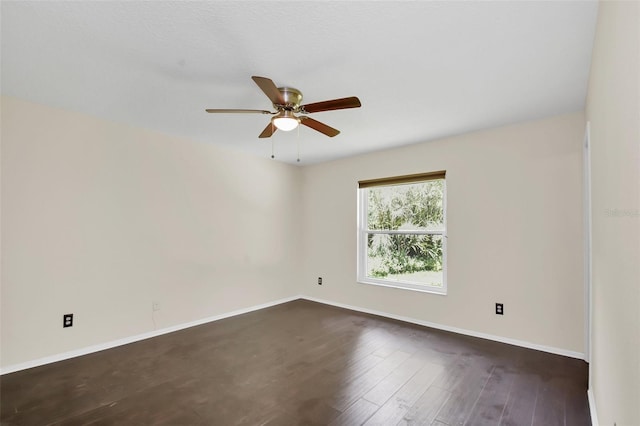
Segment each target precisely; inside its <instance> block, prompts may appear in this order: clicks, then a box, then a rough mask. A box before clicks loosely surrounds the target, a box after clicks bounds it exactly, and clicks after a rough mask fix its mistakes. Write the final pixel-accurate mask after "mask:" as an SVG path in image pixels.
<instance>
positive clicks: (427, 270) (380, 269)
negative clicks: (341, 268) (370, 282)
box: [366, 234, 444, 287]
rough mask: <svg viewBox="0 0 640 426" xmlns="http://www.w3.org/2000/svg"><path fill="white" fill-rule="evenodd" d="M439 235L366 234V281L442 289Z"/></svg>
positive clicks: (440, 240)
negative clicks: (394, 282) (401, 283)
mask: <svg viewBox="0 0 640 426" xmlns="http://www.w3.org/2000/svg"><path fill="white" fill-rule="evenodd" d="M442 264H443V257H442V235H399V234H394V235H389V234H367V266H366V271H367V277H369V278H378V279H384V280H388V281H404V282H410V283H414V284H423V285H428V286H435V287H442V285H443V282H444V274H443V272H442Z"/></svg>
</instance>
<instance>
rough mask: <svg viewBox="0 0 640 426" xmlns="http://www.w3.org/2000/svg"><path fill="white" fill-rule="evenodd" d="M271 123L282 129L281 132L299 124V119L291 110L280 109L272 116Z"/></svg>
mask: <svg viewBox="0 0 640 426" xmlns="http://www.w3.org/2000/svg"><path fill="white" fill-rule="evenodd" d="M272 121H273V125H274V126H276V127H277V128H278V130H282V131H283V132H289V131H291V130H293V129H295V128H296V127H298V124H300V119H299V118H298V117H296V116H295V115H293V113H292V112H291V111H282V112H280V113H279V114H278V115H276V116H275V117H273V120H272Z"/></svg>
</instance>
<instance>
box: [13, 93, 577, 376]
mask: <svg viewBox="0 0 640 426" xmlns="http://www.w3.org/2000/svg"><path fill="white" fill-rule="evenodd" d="M2 113H3V115H2V244H3V247H2V266H3V268H2V366H3V367H6V366H10V365H14V364H17V363H22V362H27V361H30V360H34V359H37V358H41V357H46V356H49V355H55V354H60V353H64V352H66V351H71V350H76V349H80V348H83V347H87V346H90V345H94V344H101V343H106V342H109V341H113V340H115V339H120V338H126V337H130V336H135V335H138V334H141V333H145V332H149V331H152V330H153V329H154V328H157V329H161V328H165V327H170V326H174V325H179V324H184V323H188V322H190V321H195V320H199V319H202V318H206V317H208V316H212V315H217V314H221V313H224V312H229V311H233V310H236V309H241V308H244V307H250V306H254V305H257V304H261V303H265V302H269V301H273V300H276V299H279V298H285V297H290V296H294V295H296V294H304V295H308V296H311V297H316V298H321V299H326V300H329V301H332V302H336V303H344V304H349V305H354V306H358V307H362V308H366V309H373V310H378V311H383V312H387V313H389V314H394V315H399V316H405V317H410V318H414V319H416V320H421V321H427V322H432V323H438V324H442V325H444V326H448V327H456V328H461V329H466V330H470V331H474V332H478V333H485V334H490V335H494V336H501V337H504V338H508V339H516V340H521V341H524V342H528V343H533V344H538V345H542V346H547V347H550V348H555V349H560V350H563V351H570V352H575V353H582V352H584V347H583V344H584V343H583V276H582V270H583V269H582V210H581V143H582V137H583V128H584V117H583V115H582V114H580V113H577V114H571V115H565V116H560V117H554V118H550V119H547V120H542V121H537V122H532V123H525V124H520V125H515V126H510V127H505V128H499V129H492V130H487V131H482V132H477V133H473V134H468V135H463V136H459V137H455V138H450V139H447V140H441V141H434V142H426V143H422V144H418V145H414V146H409V147H405V148H399V149H394V150H391V151H385V152H377V153H373V154H369V155H364V156H360V157H354V158H348V159H343V160H339V161H335V162H331V163H326V164H322V165H317V166H310V167H305V168H302V169H301V168H297V167H293V166H288V165H284V164H281V163H278V162H273V161H271V160H268V159H260V158H254V157H251V156H248V155H245V154H240V153H234V152H231V151H226V150H223V149H220V148H218V147H215V146H212V145H204V144H198V143H193V142H190V141H185V140H181V139H177V138H173V137H168V136H163V135H160V134H156V133H153V132H148V131H144V130H140V129H134V128H130V127H126V126H122V125H117V124H113V123H109V122H105V121H102V120H98V119H94V118H90V117H87V116H84V115H81V114H76V113H71V112H65V111H60V110H57V109H53V108H48V107H45V106H41V105H35V104H31V103H28V102H24V101H20V100H16V99H12V98H3V101H2ZM442 169H445V170H447V188H448V193H449V196H448V208H449V211H448V217H447V220H448V225H449V251H448V255H449V257H448V266H449V270H448V283H449V294H448V295H447V296H437V295H432V294H425V293H416V292H411V291H406V290H398V289H391V288H383V287H377V286H367V285H362V284H357V283H356V282H355V276H356V269H355V268H356V250H355V247H356V183H357V181H358V180H361V179H368V178H376V177H382V176H392V175H400V174H408V173H418V172H425V171H430V170H442ZM318 276H322V277H323V278H324V285H323V286H322V287H319V286H317V285H316V279H317V277H318ZM153 301H157V302H159V303H160V311H158V312H156V313H155V314H152V310H151V304H152V302H153ZM495 302H502V303H504V304H505V312H506V315H505V316H504V317H499V316H496V315H495V314H494V313H493V310H494V303H495ZM68 312H73V313H74V314H75V321H76V324H75V326H74V327H73V328H71V329H62V327H61V324H60V323H61V316H62V314H64V313H68ZM154 321H155V324H154Z"/></svg>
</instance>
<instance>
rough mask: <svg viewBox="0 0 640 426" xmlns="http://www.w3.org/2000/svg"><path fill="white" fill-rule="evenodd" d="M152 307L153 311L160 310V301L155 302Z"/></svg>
mask: <svg viewBox="0 0 640 426" xmlns="http://www.w3.org/2000/svg"><path fill="white" fill-rule="evenodd" d="M151 309H152V310H153V311H159V310H160V302H153V303H152V304H151Z"/></svg>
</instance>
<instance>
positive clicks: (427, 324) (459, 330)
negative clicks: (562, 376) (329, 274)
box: [302, 296, 584, 360]
mask: <svg viewBox="0 0 640 426" xmlns="http://www.w3.org/2000/svg"><path fill="white" fill-rule="evenodd" d="M302 299H306V300H310V301H312V302H318V303H324V304H325V305H332V306H337V307H339V308H345V309H351V310H353V311H358V312H364V313H367V314H372V315H378V316H381V317H386V318H391V319H395V320H399V321H404V322H409V323H412V324H418V325H422V326H425V327H431V328H436V329H438V330H444V331H451V332H453V333H458V334H464V335H466V336H472V337H480V338H482V339H487V340H493V341H496V342H500V343H507V344H510V345H515V346H521V347H523V348H528V349H535V350H537V351H542V352H549V353H552V354H556V355H562V356H566V357H570V358H577V359H582V360H584V354H583V353H580V352H573V351H568V350H566V349H560V348H554V347H550V346H544V345H538V344H536V343H530V342H525V341H522V340H516V339H510V338H508V337H502V336H494V335H492V334H485V333H479V332H477V331H472V330H465V329H463V328H457V327H450V326H448V325H442V324H436V323H433V322H429V321H423V320H418V319H415V318H409V317H403V316H400V315H394V314H390V313H387V312H382V311H376V310H373V309H367V308H361V307H359V306H352V305H345V304H343V303H336V302H332V301H330V300H324V299H318V298H315V297H308V296H302Z"/></svg>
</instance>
